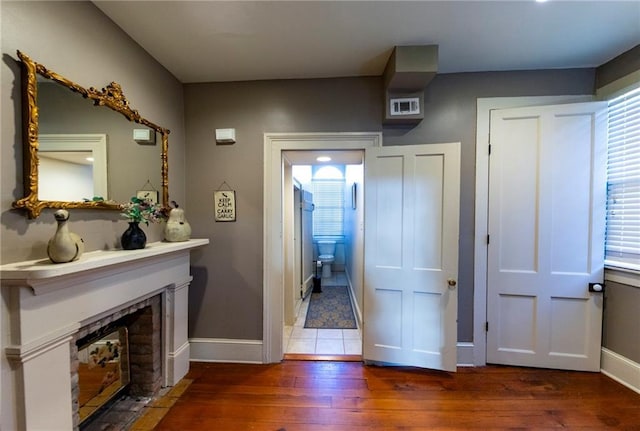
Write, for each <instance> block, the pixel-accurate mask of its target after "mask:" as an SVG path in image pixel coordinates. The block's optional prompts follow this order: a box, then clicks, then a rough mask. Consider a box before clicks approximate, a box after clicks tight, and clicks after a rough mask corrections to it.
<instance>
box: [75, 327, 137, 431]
mask: <svg viewBox="0 0 640 431" xmlns="http://www.w3.org/2000/svg"><path fill="white" fill-rule="evenodd" d="M76 344H77V345H78V409H79V415H80V425H82V424H83V423H85V421H87V419H89V418H90V417H91V416H92V415H94V414H95V413H97V412H99V411H101V409H103V408H104V407H106V406H108V405H109V403H110V402H111V401H112V400H113V399H115V398H116V397H117V396H118V395H119V394H121V393H122V392H124V391H126V389H127V388H128V387H129V382H130V379H129V331H128V330H127V328H126V327H125V326H119V327H117V328H115V329H112V328H111V325H108V326H106V327H105V328H103V329H101V330H100V331H98V332H96V333H94V334H91V335H89V336H87V337H85V338H83V339H82V340H78V341H77V342H76Z"/></svg>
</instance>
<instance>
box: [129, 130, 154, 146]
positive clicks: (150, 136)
mask: <svg viewBox="0 0 640 431" xmlns="http://www.w3.org/2000/svg"><path fill="white" fill-rule="evenodd" d="M133 140H134V141H136V142H137V143H139V144H155V143H156V132H155V130H151V129H133Z"/></svg>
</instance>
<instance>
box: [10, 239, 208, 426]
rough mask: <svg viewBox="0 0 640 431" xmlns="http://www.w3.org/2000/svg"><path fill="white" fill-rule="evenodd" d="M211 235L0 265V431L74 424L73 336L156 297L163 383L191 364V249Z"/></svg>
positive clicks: (175, 379)
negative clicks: (55, 259)
mask: <svg viewBox="0 0 640 431" xmlns="http://www.w3.org/2000/svg"><path fill="white" fill-rule="evenodd" d="M208 243H209V240H208V239H191V240H189V241H184V242H175V243H170V242H156V243H151V244H148V245H147V247H146V248H144V249H142V250H104V251H94V252H90V253H85V254H84V255H82V257H81V258H80V260H78V261H76V262H69V263H64V264H53V263H51V262H50V261H49V260H48V259H45V260H42V259H41V260H33V261H27V262H17V263H10V264H6V265H2V266H0V279H1V281H2V299H3V306H2V314H6V316H4V317H3V320H2V324H1V325H0V327H1V328H2V347H3V353H4V355H3V358H2V362H1V363H2V370H1V371H2V373H1V377H0V385H1V389H2V391H1V392H2V395H1V407H0V418H1V419H0V429H28V430H40V429H42V430H58V429H60V430H63V429H66V430H68V429H72V428H73V424H72V402H73V400H72V399H71V398H72V395H71V382H70V377H69V376H70V367H71V365H70V351H71V344H70V343H71V342H72V341H73V337H74V334H76V333H77V331H78V330H79V329H80V328H81V327H83V326H86V325H90V324H92V323H93V322H96V321H98V320H100V319H101V318H103V317H104V316H108V315H111V314H113V313H117V312H118V311H119V310H122V309H124V308H126V307H129V306H131V305H133V304H136V303H138V302H140V301H143V300H145V299H147V298H150V297H152V296H155V295H161V298H162V307H163V310H164V312H163V321H162V334H163V335H162V336H163V366H162V369H163V371H162V373H163V382H164V384H165V385H166V386H172V385H174V384H175V383H177V382H178V381H179V380H180V379H181V378H182V377H184V375H185V374H186V373H187V371H188V369H189V341H188V334H187V323H188V322H187V313H188V291H189V284H190V282H191V275H190V269H189V267H190V251H191V250H192V249H194V248H197V247H201V246H204V245H206V244H208Z"/></svg>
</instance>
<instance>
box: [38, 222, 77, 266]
mask: <svg viewBox="0 0 640 431" xmlns="http://www.w3.org/2000/svg"><path fill="white" fill-rule="evenodd" d="M53 216H54V217H55V219H56V221H57V222H58V228H57V229H56V233H55V234H54V235H53V237H51V239H50V240H49V243H48V244H47V254H48V255H49V259H51V262H53V263H66V262H71V261H74V260H78V259H79V258H80V256H81V255H82V253H83V252H84V241H83V240H82V238H80V237H79V236H78V235H76V234H75V233H73V232H69V227H68V226H67V220H69V211H67V210H58V211H56V212H55V213H53Z"/></svg>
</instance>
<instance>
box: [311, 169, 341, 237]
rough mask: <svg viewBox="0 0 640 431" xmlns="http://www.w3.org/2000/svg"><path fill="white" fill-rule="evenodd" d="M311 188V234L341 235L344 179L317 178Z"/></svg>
mask: <svg viewBox="0 0 640 431" xmlns="http://www.w3.org/2000/svg"><path fill="white" fill-rule="evenodd" d="M311 186H312V190H313V203H314V205H315V206H314V210H313V236H316V237H317V236H342V235H343V219H344V180H317V179H314V180H313V181H312V182H311Z"/></svg>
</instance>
